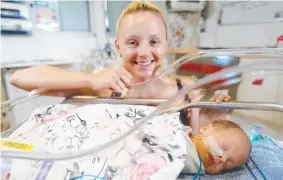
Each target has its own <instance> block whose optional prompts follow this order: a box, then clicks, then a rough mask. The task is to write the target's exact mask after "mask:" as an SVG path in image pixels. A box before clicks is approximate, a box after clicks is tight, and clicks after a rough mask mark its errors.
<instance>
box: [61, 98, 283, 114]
mask: <svg viewBox="0 0 283 180" xmlns="http://www.w3.org/2000/svg"><path fill="white" fill-rule="evenodd" d="M165 101H167V99H126V98H119V99H111V98H100V97H97V96H73V97H70V98H68V99H66V100H65V101H63V102H62V104H68V103H70V104H76V105H86V104H131V105H146V106H158V105H159V104H161V103H163V102H165ZM184 108H216V109H245V110H267V111H279V112H283V104H275V103H267V102H248V101H246V102H244V101H231V102H222V103H215V102H210V101H200V102H194V103H189V104H185V105H182V106H179V107H173V108H170V109H169V110H168V111H166V112H176V111H179V110H181V109H184Z"/></svg>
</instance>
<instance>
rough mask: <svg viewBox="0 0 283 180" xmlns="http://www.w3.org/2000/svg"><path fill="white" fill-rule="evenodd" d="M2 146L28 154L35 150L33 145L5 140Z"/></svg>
mask: <svg viewBox="0 0 283 180" xmlns="http://www.w3.org/2000/svg"><path fill="white" fill-rule="evenodd" d="M1 146H3V147H5V148H11V149H17V150H22V151H27V152H29V151H32V149H33V148H34V146H33V145H31V144H24V143H19V142H15V141H10V140H3V139H1Z"/></svg>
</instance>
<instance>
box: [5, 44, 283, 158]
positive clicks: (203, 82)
mask: <svg viewBox="0 0 283 180" xmlns="http://www.w3.org/2000/svg"><path fill="white" fill-rule="evenodd" d="M210 53H211V54H209V53H207V54H209V55H220V54H229V55H232V54H235V55H257V54H263V55H265V56H268V57H277V58H279V57H282V52H281V51H279V50H278V49H277V50H274V51H272V52H270V51H269V50H263V51H254V50H250V51H248V50H247V51H245V52H244V53H243V52H241V51H237V50H236V51H234V52H232V53H231V52H229V51H228V50H227V51H225V50H224V51H220V52H218V51H216V52H214V51H210ZM202 55H206V54H205V53H204V52H202V53H198V54H197V55H194V56H192V55H190V58H189V60H191V59H194V58H198V57H200V56H202ZM184 62H185V59H181V60H179V62H177V63H175V64H178V65H180V64H182V63H184ZM175 64H173V65H172V66H171V67H175ZM267 64H272V62H268V63H266V62H265V63H251V64H247V65H239V66H235V67H232V68H227V69H225V70H222V71H220V72H217V73H215V74H212V75H209V76H207V77H204V78H202V79H200V80H199V81H198V82H197V83H196V84H194V85H192V86H186V87H184V88H183V89H182V90H180V91H179V92H178V93H177V94H176V95H174V96H173V97H171V98H170V99H169V100H167V101H165V102H163V103H161V104H160V105H158V106H157V109H156V110H155V111H153V112H152V113H151V114H150V115H148V116H146V117H145V118H144V119H143V121H141V122H140V123H138V124H137V125H136V126H135V127H134V128H132V129H131V130H130V131H128V132H127V133H125V134H123V135H122V136H120V137H118V138H117V139H114V140H112V141H110V142H108V143H106V144H103V145H101V146H100V147H93V148H90V149H88V150H83V151H81V152H70V153H68V154H65V153H48V156H46V153H41V152H31V153H22V152H12V151H6V150H4V151H3V150H2V152H1V153H2V156H3V157H13V158H22V159H38V160H66V159H72V158H78V157H82V156H86V155H88V154H94V153H97V152H98V151H100V150H103V149H105V148H107V147H108V146H111V145H113V144H115V143H117V142H119V141H120V140H122V139H124V138H125V137H127V136H129V135H131V134H132V133H133V132H135V131H137V130H138V129H139V128H140V127H141V126H142V125H144V124H145V123H146V122H148V121H149V120H150V119H151V118H153V117H154V116H157V115H160V114H162V113H164V112H166V111H168V110H169V109H170V108H172V107H174V106H175V107H178V106H180V105H182V104H183V102H184V101H183V100H184V96H185V94H187V93H188V92H190V91H192V90H194V89H198V88H203V86H207V85H211V83H213V82H215V81H217V80H222V79H229V80H228V84H227V83H226V82H224V83H220V84H219V83H218V84H216V85H214V86H211V87H214V88H211V89H213V90H215V88H216V89H218V88H222V87H223V86H227V85H228V86H229V85H233V84H235V83H238V82H239V78H238V75H239V74H243V73H250V72H251V71H252V72H254V71H261V72H262V71H263V72H269V73H270V72H272V73H273V74H274V72H275V73H280V72H282V71H283V62H277V63H274V62H273V64H274V65H276V66H275V67H274V68H265V67H266V65H267ZM171 69H172V68H171ZM267 74H268V73H267ZM269 75H270V74H269ZM213 104H214V103H213ZM214 105H215V104H214ZM214 105H213V106H212V107H214ZM222 105H225V103H223V104H222ZM246 106H247V105H246ZM264 106H265V107H264V108H263V107H262V106H261V105H255V106H249V108H251V109H254V108H258V107H262V109H269V108H271V107H276V108H275V110H279V111H281V112H283V111H282V109H283V105H275V104H270V105H267V106H266V105H264ZM195 107H196V106H195ZM197 107H199V108H201V107H202V106H200V105H199V106H197ZM222 107H223V106H222ZM232 107H233V106H229V105H228V106H227V107H225V108H227V109H230V108H232ZM272 110H274V108H272Z"/></svg>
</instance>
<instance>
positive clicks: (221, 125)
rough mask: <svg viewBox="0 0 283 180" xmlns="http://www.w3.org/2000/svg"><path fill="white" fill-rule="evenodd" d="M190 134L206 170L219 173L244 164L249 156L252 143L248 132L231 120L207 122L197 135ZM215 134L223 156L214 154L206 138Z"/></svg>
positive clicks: (210, 172)
mask: <svg viewBox="0 0 283 180" xmlns="http://www.w3.org/2000/svg"><path fill="white" fill-rule="evenodd" d="M189 136H190V137H191V139H192V142H193V143H194V145H195V147H196V149H197V152H198V155H199V156H200V158H201V160H202V162H203V165H204V168H205V172H206V173H209V174H217V173H220V172H222V171H225V170H231V169H234V168H237V167H239V166H241V165H243V164H244V163H245V162H246V161H247V160H248V158H249V155H250V152H251V143H250V140H249V138H248V136H247V135H246V133H245V132H244V131H243V130H242V129H241V128H240V127H239V126H238V125H237V124H235V123H233V122H230V121H215V122H213V123H212V124H206V125H204V126H203V127H201V129H200V133H199V134H197V135H191V134H189ZM209 136H213V137H214V138H215V140H216V142H217V144H218V145H219V148H221V150H222V152H223V154H222V155H221V156H217V155H213V154H212V153H211V152H210V150H209V146H208V145H206V144H205V143H204V139H205V138H207V137H209Z"/></svg>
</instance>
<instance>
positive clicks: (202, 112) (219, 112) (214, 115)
mask: <svg viewBox="0 0 283 180" xmlns="http://www.w3.org/2000/svg"><path fill="white" fill-rule="evenodd" d="M178 78H180V80H181V81H182V83H183V84H184V86H188V85H192V84H194V81H193V80H192V79H190V78H185V77H178ZM188 95H189V98H190V99H191V101H192V102H197V101H200V100H201V99H202V98H203V97H204V94H202V93H201V90H200V89H196V90H193V91H192V92H190V93H189V94H188ZM230 100H231V97H230V96H229V95H222V94H217V95H214V96H212V97H211V98H210V101H213V102H218V103H220V102H223V101H230ZM188 113H190V115H189V116H188V117H189V119H188V120H189V126H190V127H191V128H192V131H193V132H194V133H195V132H196V133H197V132H199V128H200V126H202V125H203V124H206V123H212V122H214V121H216V120H226V119H228V117H229V113H228V111H227V110H224V109H200V108H193V109H191V111H188Z"/></svg>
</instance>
